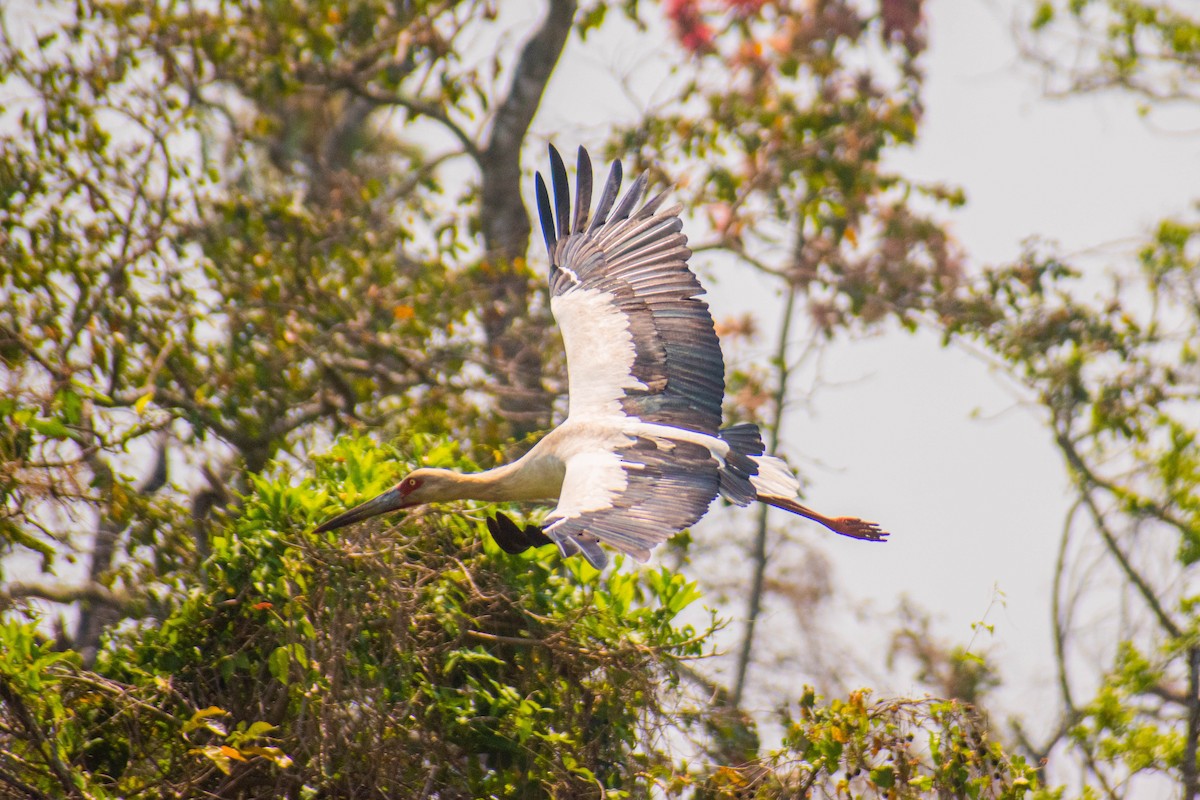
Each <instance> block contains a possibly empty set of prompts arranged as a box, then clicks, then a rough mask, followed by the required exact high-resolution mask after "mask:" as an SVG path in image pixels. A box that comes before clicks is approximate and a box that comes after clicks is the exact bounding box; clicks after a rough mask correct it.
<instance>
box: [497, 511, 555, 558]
mask: <svg viewBox="0 0 1200 800" xmlns="http://www.w3.org/2000/svg"><path fill="white" fill-rule="evenodd" d="M487 529H488V532H489V533H491V534H492V538H493V539H495V540H496V544H498V545H500V549H501V550H503V551H504V552H506V553H511V554H512V555H516V554H518V553H524V552H525V551H526V550H528V549H529V548H531V547H541V546H542V545H546V544H554V542H553V541H552V540H551V539H550V537H549V536H547V535H546V534H544V533H542V529H541V528H539V527H538V526H537V525H526V526H525V529H524V530H522V529H521V528H520V526H518V525H517V523H515V522H513V521H512V520H511V519H509V518H508V517H507V516H506V515H504V514H501V513H500V512H499V511H497V512H496V516H495V517H488V518H487Z"/></svg>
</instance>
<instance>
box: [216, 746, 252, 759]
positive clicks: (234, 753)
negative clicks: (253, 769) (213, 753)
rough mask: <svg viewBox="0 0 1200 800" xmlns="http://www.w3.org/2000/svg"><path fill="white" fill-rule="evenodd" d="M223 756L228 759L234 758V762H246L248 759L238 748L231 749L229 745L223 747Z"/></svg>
mask: <svg viewBox="0 0 1200 800" xmlns="http://www.w3.org/2000/svg"><path fill="white" fill-rule="evenodd" d="M221 755H223V756H225V757H226V758H232V759H233V760H234V761H245V760H246V757H245V756H244V755H242V753H241V751H240V750H238V749H237V748H236V747H230V746H229V745H227V744H223V745H221Z"/></svg>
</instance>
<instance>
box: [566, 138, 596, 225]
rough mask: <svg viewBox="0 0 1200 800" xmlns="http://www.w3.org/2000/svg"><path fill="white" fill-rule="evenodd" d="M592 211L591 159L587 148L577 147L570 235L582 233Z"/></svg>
mask: <svg viewBox="0 0 1200 800" xmlns="http://www.w3.org/2000/svg"><path fill="white" fill-rule="evenodd" d="M591 210H592V158H591V156H589V155H588V151H587V148H585V147H584V146H583V145H580V146H579V154H578V156H577V157H576V160H575V218H574V220H573V221H572V223H571V233H573V234H574V233H582V232H583V226H584V225H586V224H587V220H588V213H589V212H590V211H591Z"/></svg>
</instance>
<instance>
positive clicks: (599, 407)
mask: <svg viewBox="0 0 1200 800" xmlns="http://www.w3.org/2000/svg"><path fill="white" fill-rule="evenodd" d="M550 178H551V183H552V184H553V187H554V204H553V208H552V207H551V203H550V196H549V193H548V192H547V191H546V184H545V182H544V181H543V180H542V176H541V174H540V173H539V174H538V175H537V180H536V189H537V203H538V212H539V216H540V217H541V223H542V233H543V235H544V236H545V239H546V250H547V251H548V253H549V256H550V295H551V299H550V308H551V310H552V311H553V312H554V318H555V319H556V320H557V321H558V325H559V327H560V328H561V330H562V337H563V343H564V344H565V346H566V352H567V376H568V392H569V398H568V399H569V405H568V413H567V418H566V420H565V421H564V422H563V423H562V424H561V425H559V426H558V427H557V428H555V429H554V430H552V431H551V432H550V433H548V434H547V435H546V436H545V437H544V438H543V439H541V440H540V441H539V442H538V443H537V444H536V445H534V447H533V448H532V449H531V450H530V451H529V452H528V453H526V454H525V455H524V456H522V457H521V458H519V459H517V460H516V461H514V462H512V463H511V464H505V465H504V466H500V467H496V468H495V469H490V470H487V471H486V472H480V473H475V474H461V473H457V472H452V471H450V470H445V469H429V468H423V469H417V470H414V471H413V472H411V473H409V474H408V475H407V476H406V477H405V478H404V479H403V480H401V481H400V483H398V484H396V486H395V487H393V488H391V489H389V490H387V491H386V492H384V493H383V494H381V495H379V496H378V497H376V498H374V499H373V500H369V501H367V502H366V503H363V504H362V505H359V506H357V507H355V508H352V509H350V510H349V511H346V512H345V513H343V514H341V515H339V516H336V517H334V518H333V519H330V520H328V521H327V522H325V523H324V524H322V525H321V526H320V527H318V528H317V532H318V533H320V532H324V531H330V530H334V529H335V528H340V527H342V526H344V525H349V524H351V523H354V522H358V521H360V520H364V519H367V518H368V517H373V516H375V515H377V514H382V513H385V512H388V511H395V510H397V509H402V508H412V507H413V506H417V505H421V504H424V503H433V502H446V501H453V500H485V501H490V502H504V501H529V502H536V501H549V502H557V505H556V506H555V507H554V510H553V511H551V512H550V513H549V514H548V515H547V516H546V519H545V521H544V522H543V526H542V527H541V528H539V527H538V526H533V525H531V526H528V527H526V528H524V529H523V530H522V529H521V528H519V527H518V526H517V525H516V524H515V523H513V522H512V521H511V520H510V519H509V518H508V517H506V516H504V515H502V514H497V516H496V517H495V518H494V519H489V520H488V527H489V529H490V530H491V532H492V535H493V537H494V538H495V539H496V541H497V543H498V544H499V545H500V546H501V547H502V548H503V549H505V550H507V551H508V552H521V551H522V550H525V549H527V548H528V547H531V546H536V545H540V544H549V543H550V542H554V543H555V544H557V545H558V549H559V551H560V552H561V553H562V555H563V556H564V557H566V556H571V555H575V554H576V553H582V554H583V557H584V558H586V559H587V560H588V562H590V563H591V565H592V566H594V567H596V568H597V569H603V568H604V566H605V564H606V563H607V561H608V558H607V556H606V555H605V551H604V550H603V549H602V548H601V547H600V543H601V542H603V543H605V544H607V545H609V546H610V547H613V548H615V549H617V550H620V551H621V552H623V553H628V554H629V555H631V556H633V557H634V558H636V559H638V560H639V561H645V560H646V559H648V558H649V557H650V551H651V550H652V549H653V548H654V547H655V546H656V545H658V544H660V543H662V542H664V541H666V540H667V539H668V538H670V537H671V536H673V535H674V534H675V533H677V532H679V531H681V530H683V529H684V528H687V527H689V526H691V525H693V524H695V523H696V522H697V521H698V520H699V519H700V518H701V517H702V516H704V514H705V512H706V511H708V507H709V505H710V504H711V503H712V501H713V500H714V499H716V497H717V496H718V495H720V496H721V497H724V498H725V499H726V500H728V501H730V502H732V503H735V504H737V505H739V506H746V505H749V504H750V503H752V502H753V501H755V500H757V501H759V502H762V503H767V504H768V505H771V506H775V507H776V508H781V509H783V510H785V511H790V512H792V513H793V514H799V515H800V516H802V517H807V518H808V519H811V520H814V521H815V522H819V523H820V524H822V525H824V526H825V527H827V528H829V529H830V530H832V531H834V532H835V533H839V534H842V535H843V536H849V537H852V538H855V539H865V540H867V541H882V540H883V539H884V538H885V537H886V536H887V534H886V533H885V532H884V531H882V530H881V529H880V528H879V526H878V525H876V524H875V523H872V522H865V521H863V520H861V519H858V518H857V517H836V518H831V517H826V516H824V515H822V514H819V513H817V512H816V511H813V510H812V509H810V508H806V507H805V506H803V505H801V504H800V503H799V502H797V500H796V497H797V494H798V493H799V490H800V483H799V481H798V480H797V479H796V477H795V476H794V475H793V474H792V472H791V470H790V469H788V467H787V465H786V464H785V463H784V462H783V461H781V460H780V459H778V458H775V457H774V456H770V455H766V454H765V453H764V447H763V441H762V436H761V435H760V434H759V430H758V426H756V425H753V424H746V423H743V424H740V425H733V426H732V427H729V428H721V427H720V425H721V400H722V398H723V397H724V393H725V363H724V360H723V359H722V358H721V346H720V344H719V343H718V341H717V334H716V332H715V331H714V330H713V321H712V316H711V315H710V314H709V311H708V304H707V303H705V302H704V301H703V300H702V299H700V295H702V294H704V289H703V288H702V287H701V286H700V282H699V281H698V280H697V278H696V275H695V274H694V273H693V272H692V271H691V270H690V269H689V268H688V264H687V260H688V257H689V256H690V255H691V251H690V250H688V248H687V237H686V236H685V235H684V234H683V233H682V232H681V231H682V227H683V223H682V221H681V220H680V218H679V214H680V211H681V207H680V206H678V205H676V206H672V207H670V208H665V209H662V208H660V206H661V205H662V202H663V200H664V198H665V196H666V192H662V193H660V194H658V195H656V196H655V197H653V198H651V199H650V200H648V201H646V202H645V203H644V204H643V205H642V206H641V207H640V208H639V207H638V203H639V202H640V201H641V200H642V196H643V194H644V193H645V190H646V176H645V174H642V175H640V176H638V178H637V180H635V181H634V182H633V185H632V186H631V187H630V189H629V191H628V192H627V193H626V194H625V196H624V197H623V198H621V200H620V201H619V202H618V201H617V194H618V192H619V190H620V188H621V162H619V161H617V162H614V163H613V165H612V168H611V170H610V172H609V174H608V180H607V181H605V184H604V191H603V192H602V193H601V195H600V203H599V205H598V206H597V208H596V213H595V215H594V216H593V217H592V218H591V219H590V221H589V218H588V212H589V210H590V208H591V203H592V162H591V159H590V158H589V157H588V154H587V151H586V150H584V149H583V148H582V147H581V148H579V161H578V168H577V172H576V177H575V180H576V184H575V208H574V211H572V209H571V196H570V192H569V189H568V185H567V170H566V167H565V166H564V165H563V161H562V157H561V156H559V154H558V151H557V150H555V149H554V148H553V147H551V148H550Z"/></svg>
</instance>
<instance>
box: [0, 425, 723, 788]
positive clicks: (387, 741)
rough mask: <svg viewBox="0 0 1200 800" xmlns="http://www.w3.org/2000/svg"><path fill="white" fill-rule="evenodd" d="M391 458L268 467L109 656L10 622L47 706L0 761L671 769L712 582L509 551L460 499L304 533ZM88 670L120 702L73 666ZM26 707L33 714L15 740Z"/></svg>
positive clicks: (27, 676)
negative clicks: (683, 683)
mask: <svg viewBox="0 0 1200 800" xmlns="http://www.w3.org/2000/svg"><path fill="white" fill-rule="evenodd" d="M395 456H396V453H395V452H394V451H384V450H379V449H376V448H373V447H372V446H370V445H368V444H367V443H366V442H364V441H346V442H343V443H341V444H339V445H338V446H337V447H335V448H334V449H333V450H332V451H331V452H330V454H329V455H328V456H325V457H322V459H320V461H319V462H318V464H317V467H318V469H317V473H318V475H317V477H316V478H307V479H305V480H302V481H299V482H293V481H292V480H291V479H290V477H289V476H287V475H285V474H279V475H277V476H276V477H274V478H266V477H262V478H258V479H256V482H255V485H254V487H253V492H252V494H251V495H249V496H248V497H247V498H246V502H245V505H244V507H243V510H242V513H241V514H239V515H238V516H237V517H236V519H233V520H231V521H230V523H229V524H228V525H227V526H225V527H223V528H222V529H221V530H220V531H219V532H217V533H216V534H215V535H214V536H213V538H212V552H211V555H210V556H209V557H208V559H207V560H206V561H205V563H204V564H203V567H202V568H203V580H202V582H201V584H200V585H199V586H197V587H195V588H193V589H192V590H191V592H190V593H189V595H188V597H187V598H186V599H185V600H183V602H181V603H180V605H179V606H178V608H177V609H176V610H175V611H174V612H173V613H172V614H171V615H170V616H168V617H167V618H166V619H165V620H163V621H162V623H161V624H155V625H144V626H141V627H139V628H138V629H135V630H128V631H126V632H124V633H121V634H119V635H116V636H114V637H113V638H112V639H111V640H110V642H109V644H108V645H107V646H106V647H105V648H104V650H103V651H102V652H101V654H100V657H99V658H98V660H97V662H96V668H95V673H94V674H93V673H85V672H82V671H80V670H79V669H78V659H77V658H76V657H75V656H74V655H72V654H69V653H56V652H54V651H53V650H52V648H51V647H50V646H49V645H48V644H47V643H45V642H42V641H40V640H39V639H38V637H37V635H36V633H35V629H34V626H32V625H30V624H28V623H15V622H12V623H9V624H7V625H6V627H4V628H3V630H2V631H0V635H2V636H3V638H4V644H5V647H4V651H3V655H2V656H0V659H2V661H0V667H2V668H3V671H2V672H0V676H2V677H3V680H4V681H5V683H4V684H3V685H2V686H0V688H4V689H5V693H4V696H3V697H0V700H3V708H4V711H5V713H7V714H11V715H14V716H15V717H16V718H17V719H18V721H20V720H21V719H22V715H24V716H27V717H28V718H29V719H30V721H29V722H27V723H22V724H21V725H20V726H17V725H14V726H10V727H8V728H6V729H5V730H6V731H7V732H6V733H4V734H2V736H3V738H4V749H7V750H9V751H10V752H13V753H14V754H17V755H19V756H20V757H21V759H22V761H21V762H17V761H13V760H10V761H7V762H3V763H0V769H2V770H4V771H5V774H10V775H11V774H13V773H12V770H14V769H15V768H16V767H15V765H16V764H19V763H24V762H29V763H26V764H25V767H24V768H22V769H19V770H17V771H16V773H15V774H16V775H17V776H18V777H19V779H20V780H22V781H24V782H26V783H28V784H29V785H31V786H36V787H39V789H40V790H41V791H43V792H50V793H53V792H55V791H58V792H61V791H64V785H63V783H62V781H61V779H60V777H59V776H58V775H57V774H56V770H58V769H60V768H61V769H63V770H65V771H67V772H68V773H69V774H70V776H71V780H72V783H73V784H75V785H77V786H78V788H79V790H80V791H81V792H84V793H86V794H88V795H90V796H97V797H99V796H120V797H127V798H134V797H143V796H155V797H158V796H161V793H162V792H163V791H164V789H166V788H168V787H169V788H170V791H172V792H174V793H177V794H178V795H181V796H192V795H195V794H198V793H201V792H212V793H214V794H217V795H224V794H227V793H228V792H230V791H233V787H235V786H236V787H237V792H238V793H239V795H240V796H271V797H274V796H281V795H287V796H291V795H294V794H296V793H301V794H304V793H310V792H317V793H319V794H320V795H321V796H327V797H330V796H336V797H393V796H397V795H404V796H412V795H416V794H417V793H419V792H420V791H422V790H423V788H424V789H426V790H428V791H434V792H435V793H437V794H438V795H439V796H446V797H458V796H462V797H484V796H493V795H494V796H513V795H516V796H530V794H531V793H533V794H541V793H546V794H556V793H558V794H563V793H566V794H579V793H581V792H589V791H592V790H593V789H594V788H596V787H601V786H603V787H605V788H606V789H608V790H613V792H614V793H615V794H612V795H610V796H621V794H620V792H621V791H622V790H624V791H628V790H631V789H632V788H636V787H637V786H638V785H640V784H639V782H640V781H641V780H642V778H640V777H639V776H640V775H641V774H642V773H643V772H645V771H647V770H652V769H653V770H660V771H661V770H666V771H668V772H669V770H670V760H669V758H668V757H667V755H666V754H664V753H663V752H660V751H658V750H656V749H653V748H650V747H646V746H644V744H643V743H644V742H645V741H648V740H646V739H645V736H646V735H647V734H648V733H649V732H650V731H653V730H655V729H656V728H658V727H660V726H663V725H666V724H668V723H669V719H670V718H669V709H670V706H671V704H672V703H673V700H672V699H671V698H672V694H673V692H674V691H675V687H676V684H677V681H678V676H677V672H676V670H675V669H674V666H673V665H675V664H677V663H678V662H679V660H680V659H691V658H695V657H697V656H700V655H702V654H703V652H704V648H705V645H706V642H707V641H708V636H709V634H710V633H711V630H705V631H697V630H695V629H694V628H692V627H691V626H689V625H680V624H677V623H676V622H675V621H674V620H675V617H676V615H677V614H678V612H680V611H682V610H683V609H684V608H685V607H687V606H688V605H689V604H690V603H691V602H693V601H694V600H695V599H696V598H697V596H698V593H697V590H696V588H695V586H694V585H692V584H690V583H688V582H687V581H686V580H685V579H684V578H683V577H682V576H679V575H672V574H669V573H667V572H665V571H658V570H654V571H647V572H625V571H620V570H617V571H612V572H610V573H608V574H606V575H600V574H598V573H596V572H595V570H592V569H591V568H590V567H587V566H586V565H585V564H582V562H568V563H565V564H564V562H563V561H562V560H561V559H560V558H559V557H558V555H557V553H556V552H553V550H552V548H547V549H543V550H542V551H541V552H531V553H528V554H526V555H524V556H522V557H517V558H514V557H512V556H509V555H507V554H505V553H503V552H501V551H500V550H499V549H498V548H497V547H496V546H495V545H494V544H492V543H491V541H490V540H486V541H484V540H481V539H480V531H481V529H482V525H480V524H479V523H477V522H470V521H468V520H466V519H464V518H462V517H458V516H453V515H428V516H418V517H411V518H408V519H403V520H401V521H399V522H398V523H395V522H393V523H388V522H385V523H381V524H377V525H374V526H368V527H367V529H366V530H359V531H357V532H351V533H350V534H349V535H348V536H346V537H341V536H337V535H334V534H324V535H314V534H311V533H304V532H303V531H304V530H305V529H306V528H308V527H310V525H309V524H308V523H310V522H311V521H312V520H314V519H316V518H319V517H321V516H322V515H323V514H325V513H327V512H328V511H330V510H331V501H330V495H329V492H328V489H329V488H330V487H333V486H339V487H343V486H344V487H345V489H346V490H347V491H349V492H351V493H353V494H358V493H367V494H369V493H371V492H373V491H375V490H376V489H378V488H380V486H381V485H382V484H385V483H386V482H387V481H386V473H387V470H384V469H378V468H377V467H378V466H379V465H380V464H385V463H386V464H391V465H392V468H393V469H398V468H399V465H398V464H397V462H396V461H395V460H394V459H395ZM456 466H459V467H463V466H466V465H465V464H462V463H461V462H460V463H457V464H456ZM339 505H340V504H339ZM93 684H94V685H95V686H94V687H93V688H92V689H91V690H90V691H92V692H93V693H94V695H95V697H94V700H93V701H91V702H92V703H93V704H94V705H97V706H98V707H103V709H104V711H103V713H100V712H97V714H92V713H86V712H85V710H86V709H87V708H89V704H88V703H87V702H81V701H79V699H78V698H77V697H75V696H74V695H72V694H71V692H70V691H69V690H68V689H67V688H65V687H74V689H75V690H77V691H83V690H84V689H82V688H79V687H84V688H86V687H87V686H92V685H93ZM114 718H119V719H120V720H121V724H119V725H118V724H114V723H113V722H112V720H113V719H114ZM22 727H23V728H24V732H26V733H28V734H34V733H35V732H36V733H37V734H38V735H30V736H28V737H27V738H23V739H19V738H14V731H19V730H22ZM131 730H132V731H136V732H137V735H136V736H133V737H130V736H129V733H130V731H131ZM51 735H52V736H56V737H58V739H57V740H56V741H55V742H50V743H49V744H47V743H45V742H41V743H40V744H39V739H40V738H42V736H51ZM85 745H86V748H85ZM14 747H15V748H16V749H15V750H14V749H12V748H14ZM85 749H86V753H85V752H84V750H85ZM118 751H120V752H121V753H122V754H123V755H122V757H121V758H120V759H117V758H116V756H115V755H114V753H116V752H118ZM87 753H90V754H91V755H87ZM100 754H104V758H100ZM89 759H90V760H89ZM0 761H2V759H0ZM118 761H119V762H120V763H117V762H118ZM92 763H97V764H101V767H102V769H101V767H96V768H93V767H92V766H90V764H92Z"/></svg>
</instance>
